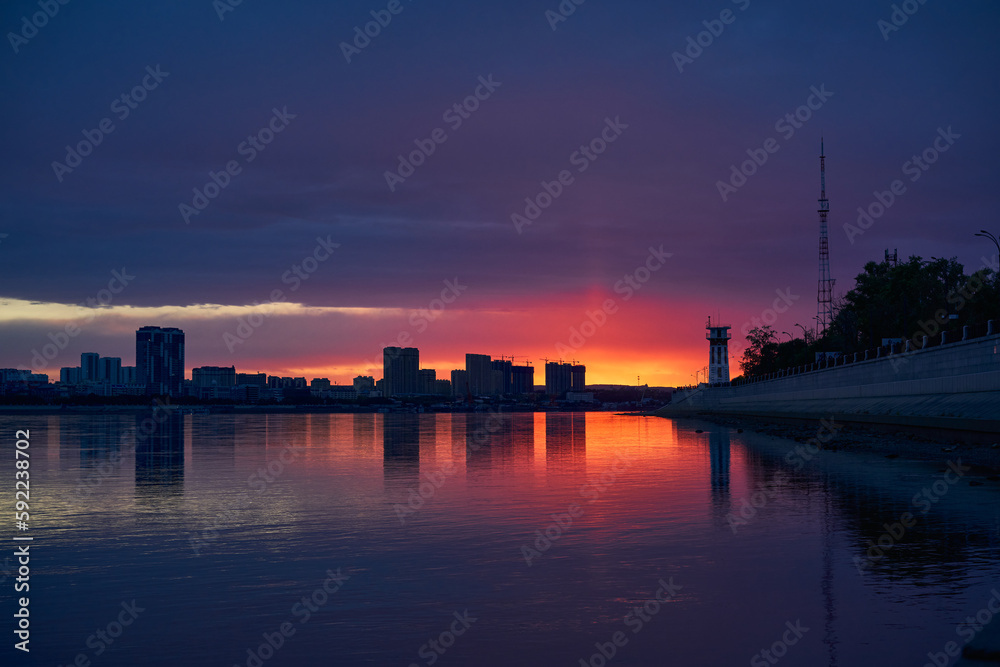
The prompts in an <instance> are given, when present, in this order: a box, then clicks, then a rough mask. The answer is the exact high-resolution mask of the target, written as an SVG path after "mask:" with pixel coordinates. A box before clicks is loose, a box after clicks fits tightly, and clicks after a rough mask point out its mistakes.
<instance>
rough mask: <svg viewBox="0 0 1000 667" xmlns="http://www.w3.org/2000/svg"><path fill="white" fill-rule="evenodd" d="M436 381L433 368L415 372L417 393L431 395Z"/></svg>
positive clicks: (435, 372) (435, 373)
mask: <svg viewBox="0 0 1000 667" xmlns="http://www.w3.org/2000/svg"><path fill="white" fill-rule="evenodd" d="M436 380H437V371H435V370H434V369H433V368H421V369H420V370H418V371H417V393H418V394H433V393H434V382H435V381H436Z"/></svg>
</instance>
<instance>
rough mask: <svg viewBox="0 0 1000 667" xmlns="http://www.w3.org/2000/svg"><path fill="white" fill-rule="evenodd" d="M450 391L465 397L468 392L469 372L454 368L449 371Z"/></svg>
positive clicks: (454, 394)
mask: <svg viewBox="0 0 1000 667" xmlns="http://www.w3.org/2000/svg"><path fill="white" fill-rule="evenodd" d="M451 392H452V395H453V396H461V397H465V396H466V395H467V394H468V393H469V372H468V371H463V370H455V371H452V372H451Z"/></svg>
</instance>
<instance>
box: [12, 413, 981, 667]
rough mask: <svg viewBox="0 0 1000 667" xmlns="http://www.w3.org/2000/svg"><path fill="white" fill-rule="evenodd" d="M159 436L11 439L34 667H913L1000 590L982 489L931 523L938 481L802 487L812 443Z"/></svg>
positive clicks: (466, 421)
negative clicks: (23, 497)
mask: <svg viewBox="0 0 1000 667" xmlns="http://www.w3.org/2000/svg"><path fill="white" fill-rule="evenodd" d="M148 416H149V415H148V414H144V415H138V416H137V415H122V414H100V415H69V416H62V415H60V416H46V415H39V416H4V417H0V424H2V429H0V432H2V433H3V438H4V440H3V443H2V447H3V451H4V456H3V458H4V460H6V461H8V464H9V465H10V466H11V468H10V470H11V471H12V470H13V464H12V463H10V462H11V461H12V460H13V454H12V451H13V434H14V431H15V429H23V428H27V429H30V432H31V450H30V452H31V465H32V467H31V491H32V495H31V511H32V527H31V529H30V531H29V533H28V534H29V535H31V536H33V537H34V542H32V545H31V567H32V572H31V583H30V586H31V588H30V598H31V603H30V608H31V614H32V616H31V618H32V628H33V631H32V639H31V647H32V652H31V659H32V663H33V664H39V665H41V664H46V665H52V664H60V665H61V664H66V665H69V664H72V663H73V661H74V660H77V659H78V658H77V656H78V655H80V654H82V655H84V656H85V659H86V660H88V661H90V664H92V665H192V666H193V665H219V666H220V667H227V666H230V665H248V664H249V665H250V666H251V667H252V666H254V665H261V664H262V665H267V666H270V665H364V664H370V665H401V666H403V667H406V666H407V665H411V664H416V665H431V664H434V665H440V666H442V667H447V666H448V665H529V666H531V665H570V666H576V665H580V664H581V660H582V661H583V663H582V664H584V665H586V664H592V665H595V666H597V665H600V664H602V663H603V660H604V658H603V657H602V656H600V653H599V651H600V650H602V649H603V650H604V651H605V652H606V653H609V654H610V653H611V652H612V651H614V655H613V657H611V658H610V659H608V660H607V664H608V665H609V666H610V665H685V666H691V665H713V666H714V665H747V664H769V663H767V662H766V661H765V662H757V663H754V662H753V661H754V656H755V655H759V652H760V651H761V650H762V649H768V650H771V649H772V648H773V647H774V646H775V645H776V642H777V648H776V649H774V650H775V651H776V653H780V654H781V657H780V663H779V664H781V665H810V666H817V665H844V666H854V665H914V666H915V667H919V666H920V665H923V664H924V663H925V662H926V661H927V653H928V652H935V651H940V650H941V649H942V648H943V647H944V645H945V644H946V643H947V642H949V641H954V640H956V638H957V637H958V635H957V634H956V633H957V628H956V626H957V625H958V624H959V623H961V622H962V620H963V619H964V618H965V617H966V616H968V615H969V614H975V613H976V611H977V610H979V609H981V608H983V607H985V606H986V603H987V602H988V600H989V597H990V594H991V590H992V589H993V588H994V587H995V586H997V584H998V582H1000V568H998V562H1000V558H998V554H1000V549H998V547H1000V512H998V497H1000V494H998V493H997V492H996V491H995V490H994V489H993V488H991V485H989V484H987V485H985V486H983V487H972V488H970V487H969V486H968V484H967V482H966V481H965V480H961V481H959V482H958V483H956V484H954V485H949V486H948V487H947V491H946V494H944V495H943V496H941V497H940V500H939V502H935V503H934V504H933V505H932V506H931V508H930V509H929V511H927V512H926V513H925V514H921V513H920V510H921V509H922V508H923V505H920V506H918V505H916V504H915V503H914V495H915V494H918V493H920V492H921V489H922V488H924V487H930V486H931V485H933V484H934V482H935V480H937V479H940V478H941V475H942V473H941V472H939V470H940V469H941V468H944V467H945V466H944V459H942V464H941V465H935V464H918V463H910V462H906V461H903V460H887V459H885V458H884V457H877V456H870V457H867V458H866V457H864V456H861V455H856V454H846V453H843V452H837V453H830V452H823V453H821V454H820V455H819V456H817V458H816V459H814V460H813V461H810V462H808V463H806V464H805V465H803V466H802V467H801V469H800V470H796V466H795V465H793V464H790V463H789V459H786V458H785V453H786V452H787V451H789V450H791V449H793V448H794V447H796V446H800V443H795V442H792V441H786V440H776V439H774V438H769V437H765V436H762V435H755V434H751V433H737V432H736V431H735V430H732V429H729V428H725V427H721V426H714V425H710V424H704V423H695V422H675V421H670V420H665V419H657V418H647V417H634V416H615V415H611V414H607V413H589V414H584V413H574V414H569V413H548V414H543V413H534V414H532V413H518V414H510V415H505V416H504V417H503V418H502V419H500V420H496V419H491V418H490V417H489V416H488V415H481V414H439V415H433V414H421V415H381V414H379V415H373V414H358V415H350V414H347V415H342V414H336V415H328V414H315V415H268V414H255V415H240V416H235V415H190V414H189V415H179V414H174V415H172V416H170V417H169V418H168V419H166V420H165V421H164V422H163V423H161V424H159V425H158V426H157V428H156V429H155V430H153V432H152V434H151V435H144V434H143V430H144V425H145V424H147V423H148V421H147V418H148ZM696 429H704V432H703V433H697V432H696ZM145 430H146V431H149V430H151V429H149V428H146V429H145ZM942 456H947V455H944V454H943V455H942ZM282 459H284V461H283V462H282ZM791 460H792V461H793V463H794V458H793V459H791ZM3 477H4V478H7V479H9V480H11V481H9V483H8V486H9V488H10V491H9V492H8V491H5V492H4V496H5V498H4V506H5V507H7V508H9V509H10V510H11V512H12V510H13V501H12V498H13V481H12V480H13V474H9V475H3ZM760 485H764V487H765V488H766V491H765V490H762V489H761V486H760ZM992 486H996V485H995V484H993V485H992ZM931 488H932V487H931ZM939 488H940V487H939ZM755 505H756V506H755ZM907 511H910V512H912V513H913V514H914V515H915V517H916V525H914V526H913V527H911V528H908V529H907V530H906V532H905V534H903V535H902V536H901V538H900V539H899V541H898V543H897V544H895V546H893V547H892V548H891V549H889V550H887V551H886V552H885V555H884V557H882V558H877V559H875V560H873V561H866V562H865V563H864V567H863V568H862V570H863V571H859V566H858V562H860V561H858V560H856V559H864V558H865V553H866V552H865V550H866V549H868V548H869V540H871V541H872V542H877V541H878V540H879V539H880V536H881V535H882V534H883V533H884V532H885V530H886V528H885V524H889V526H890V527H891V525H892V524H893V523H894V522H896V521H898V520H899V518H900V517H901V515H902V514H903V513H904V512H907ZM741 513H742V515H741ZM8 516H10V515H8ZM734 517H739V521H737V520H735V519H734ZM10 532H13V531H12V530H11V531H9V533H10ZM546 535H547V536H546ZM886 539H887V538H886ZM8 544H13V543H12V542H10V541H8ZM12 551H13V549H10V551H8V552H7V554H4V556H6V557H8V560H7V561H5V570H6V571H8V572H10V571H11V564H12V561H11V560H9V555H12ZM338 571H339V575H338ZM331 575H335V576H333V577H331ZM661 580H662V582H663V583H664V584H668V585H671V584H672V587H671V590H670V591H669V592H668V593H664V592H663V588H662V584H661ZM11 583H12V581H11V577H10V576H8V577H7V580H6V581H5V582H4V584H3V589H4V594H3V598H2V599H4V600H7V602H5V607H4V608H5V609H11V610H13V604H12V603H11V602H10V601H9V598H10V591H11V589H10V585H11ZM324 583H325V585H326V590H324ZM658 589H659V590H660V596H661V597H662V598H663V601H662V602H660V601H654V602H649V601H650V600H655V598H654V596H655V595H656V594H657V591H658ZM328 591H330V592H328ZM303 598H306V602H307V603H308V604H309V605H310V606H311V607H312V610H310V609H309V607H307V606H304V605H303ZM133 600H134V601H135V605H137V609H136V610H135V613H136V617H135V619H134V620H132V619H131V617H130V616H128V614H127V612H123V607H122V605H123V603H125V604H126V606H128V605H130V604H131V603H132V601H133ZM296 605H298V606H296ZM637 608H638V610H637ZM140 609H141V611H139V610H140ZM307 613H308V616H307V615H306V614H307ZM122 614H125V616H124V617H123V620H128V621H130V624H129V625H128V626H126V627H124V628H121V627H120V626H118V625H117V621H118V620H119V617H121V616H122ZM456 614H457V616H456ZM4 616H5V617H7V618H8V619H9V618H10V615H9V614H8V613H6V612H5V614H4ZM463 616H464V619H465V620H464V622H463V621H458V620H456V619H457V618H460V617H463ZM282 624H287V625H285V629H286V633H287V634H288V636H284V637H280V638H279V636H280V631H281V627H282ZM788 624H791V627H796V626H797V627H798V628H799V630H798V631H797V632H796V633H790V631H789V627H790V626H789V625H788ZM9 628H10V626H9V624H8V625H5V626H4V634H5V635H6V636H8V637H9V636H10V630H9ZM98 630H102V631H103V632H104V633H105V637H106V638H107V639H108V642H105V641H104V640H103V639H101V638H99V636H98V635H96V634H95V633H96V632H97V631H98ZM119 630H120V634H117V636H116V637H112V636H109V635H108V634H106V633H108V632H110V633H118V631H119ZM452 631H455V633H454V634H453V633H452ZM459 632H460V634H459ZM275 633H278V634H275ZM616 633H621V634H618V635H616ZM265 635H269V636H271V637H272V641H273V643H276V644H280V647H279V648H278V649H277V650H272V649H271V648H270V647H269V646H267V645H265V646H264V647H263V649H261V644H262V642H264V641H265ZM615 638H617V639H618V645H615V643H614V640H615ZM785 639H794V640H795V641H794V643H790V642H789V643H788V644H785V643H784V640H785ZM431 642H433V644H432V643H431ZM8 648H9V647H4V650H5V652H7V649H8ZM248 651H250V653H248ZM5 654H9V652H7V653H5ZM253 654H257V655H256V656H254V655H253ZM762 659H763V658H758V660H762Z"/></svg>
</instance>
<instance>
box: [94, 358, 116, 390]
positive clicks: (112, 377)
mask: <svg viewBox="0 0 1000 667" xmlns="http://www.w3.org/2000/svg"><path fill="white" fill-rule="evenodd" d="M97 379H98V380H100V381H101V382H109V383H111V384H121V383H122V360H121V357H101V358H100V359H98V360H97Z"/></svg>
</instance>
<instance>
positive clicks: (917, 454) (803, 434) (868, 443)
mask: <svg viewBox="0 0 1000 667" xmlns="http://www.w3.org/2000/svg"><path fill="white" fill-rule="evenodd" d="M657 416H661V417H662V416H663V415H662V414H660V413H658V414H657ZM667 418H671V417H667ZM675 418H677V419H696V420H699V421H706V422H712V423H714V424H719V425H722V426H729V427H731V428H736V429H744V430H748V431H754V432H756V433H761V434H764V435H770V436H774V437H779V438H788V439H789V440H795V441H796V442H802V443H805V442H806V441H808V440H809V439H811V438H814V437H815V436H816V432H817V429H818V428H819V427H820V421H819V420H818V419H796V418H788V417H785V418H766V419H765V418H761V417H751V416H732V415H720V414H706V413H701V414H698V415H689V416H688V415H685V416H680V415H678V416H677V417H675ZM832 423H833V424H835V425H836V426H837V427H839V428H837V431H836V437H835V438H833V439H831V440H830V442H829V443H827V444H825V445H823V448H824V449H828V450H830V451H841V450H842V451H850V452H864V453H869V454H880V455H882V456H885V457H886V458H892V459H895V458H904V459H910V460H917V461H936V462H940V461H942V460H945V459H952V460H954V459H957V458H961V459H962V462H963V463H965V464H966V465H972V466H974V469H975V473H976V474H977V475H978V476H984V477H987V478H989V477H995V476H998V475H1000V436H998V437H997V441H996V442H991V443H985V444H984V443H970V442H962V441H956V440H955V439H954V438H953V437H946V436H942V435H941V434H940V433H938V432H936V431H933V430H927V429H919V428H913V429H911V430H910V431H909V432H903V431H900V430H899V428H898V427H896V426H894V425H887V424H858V423H854V422H841V421H837V419H836V417H834V418H833V419H832ZM989 481H1000V477H998V478H997V480H989Z"/></svg>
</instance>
